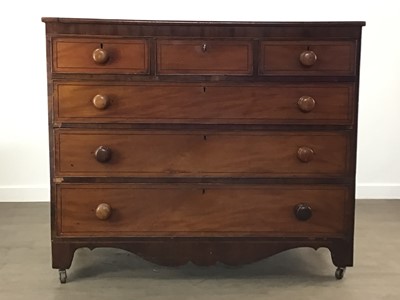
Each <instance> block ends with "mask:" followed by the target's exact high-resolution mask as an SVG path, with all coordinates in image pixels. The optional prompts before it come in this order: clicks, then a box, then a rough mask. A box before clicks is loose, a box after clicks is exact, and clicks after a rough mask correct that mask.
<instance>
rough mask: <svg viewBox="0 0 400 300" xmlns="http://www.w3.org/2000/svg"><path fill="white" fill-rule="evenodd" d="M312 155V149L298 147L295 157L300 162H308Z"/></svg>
mask: <svg viewBox="0 0 400 300" xmlns="http://www.w3.org/2000/svg"><path fill="white" fill-rule="evenodd" d="M313 157H314V150H313V149H311V148H309V147H305V146H303V147H300V148H299V150H297V158H298V159H299V160H300V161H302V162H309V161H311V160H312V159H313Z"/></svg>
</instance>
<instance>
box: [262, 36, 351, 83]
mask: <svg viewBox="0 0 400 300" xmlns="http://www.w3.org/2000/svg"><path fill="white" fill-rule="evenodd" d="M261 59H262V62H261V68H260V73H261V74H265V75H274V74H282V75H355V66H356V51H355V42H317V41H310V42H303V41H299V42H297V41H296V42H294V41H293V42H286V41H279V42H277V41H268V42H262V43H261Z"/></svg>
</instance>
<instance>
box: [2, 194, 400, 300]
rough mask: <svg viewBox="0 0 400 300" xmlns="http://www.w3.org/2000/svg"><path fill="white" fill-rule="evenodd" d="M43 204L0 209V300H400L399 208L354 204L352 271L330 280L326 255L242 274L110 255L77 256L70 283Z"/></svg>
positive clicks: (287, 255)
mask: <svg viewBox="0 0 400 300" xmlns="http://www.w3.org/2000/svg"><path fill="white" fill-rule="evenodd" d="M49 239H50V237H49V204H48V203H0V299H1V300H14V299H28V300H32V299H40V300H46V299H58V300H62V299H72V300H79V299H91V298H93V299H96V300H98V299H141V300H143V299H174V300H179V299H209V300H212V299H230V300H232V299H285V300H287V299H289V300H290V299H292V300H302V299H335V300H336V299H363V300H365V299H373V300H377V299H393V300H394V299H396V300H399V299H400V200H398V201H397V200H379V201H378V200H360V201H358V202H357V212H356V244H355V267H353V268H349V269H348V270H347V271H346V274H345V278H344V279H343V280H339V281H338V280H335V279H334V276H333V273H334V270H335V268H334V266H333V265H332V263H331V259H330V254H329V252H328V250H326V249H319V250H318V251H315V250H312V249H295V250H290V251H287V252H284V253H280V254H278V255H275V256H273V257H271V258H269V259H265V260H263V261H260V262H257V263H254V264H250V265H245V266H240V267H226V266H224V265H216V266H214V267H196V266H193V265H186V266H183V267H179V268H168V267H159V266H156V265H154V264H151V263H148V262H145V261H143V260H142V259H140V258H138V257H136V256H135V255H132V254H129V253H127V252H124V251H122V250H113V249H96V250H94V251H90V250H88V249H80V250H78V251H77V252H76V254H75V258H74V261H73V264H72V267H71V269H70V270H69V271H68V283H67V284H65V285H61V284H60V283H59V281H58V272H57V271H56V270H52V269H51V264H50V242H49Z"/></svg>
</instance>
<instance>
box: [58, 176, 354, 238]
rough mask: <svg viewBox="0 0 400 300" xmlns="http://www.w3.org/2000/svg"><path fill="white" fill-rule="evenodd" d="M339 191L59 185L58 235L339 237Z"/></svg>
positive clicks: (342, 196) (342, 198) (342, 192)
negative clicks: (328, 235) (327, 235)
mask: <svg viewBox="0 0 400 300" xmlns="http://www.w3.org/2000/svg"><path fill="white" fill-rule="evenodd" d="M348 200H349V194H348V191H347V189H346V188H345V187H344V186H292V185H288V186H279V185H277V186H274V185H271V186H268V185H262V186H260V185H235V186H233V185H219V186H216V185H185V184H177V185H151V184H142V185H140V184H136V185H135V184H120V185H111V184H88V185H85V184H61V185H59V186H58V187H57V206H58V208H59V209H58V210H57V212H58V214H59V215H58V220H60V221H59V222H58V224H57V230H58V233H59V234H61V235H64V236H68V235H70V236H153V237H154V236H225V237H229V236H282V234H285V236H290V235H293V236H296V235H300V236H301V235H306V236H307V237H310V236H319V235H323V234H325V235H326V234H330V235H332V236H334V235H341V234H343V232H344V229H345V227H346V226H347V225H346V223H345V222H346V220H345V218H344V216H345V215H346V214H345V209H346V207H345V203H346V201H347V202H348Z"/></svg>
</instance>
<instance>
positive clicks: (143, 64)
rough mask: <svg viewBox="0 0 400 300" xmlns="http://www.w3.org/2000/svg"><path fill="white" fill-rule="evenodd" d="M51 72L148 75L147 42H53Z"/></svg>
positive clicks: (115, 40) (79, 40) (125, 40)
mask: <svg viewBox="0 0 400 300" xmlns="http://www.w3.org/2000/svg"><path fill="white" fill-rule="evenodd" d="M53 72H60V73H115V74H118V73H121V74H147V73H148V72H149V54H148V45H147V41H146V40H140V39H121V40H117V39H79V38H76V39H73V38H59V39H55V40H54V41H53Z"/></svg>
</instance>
